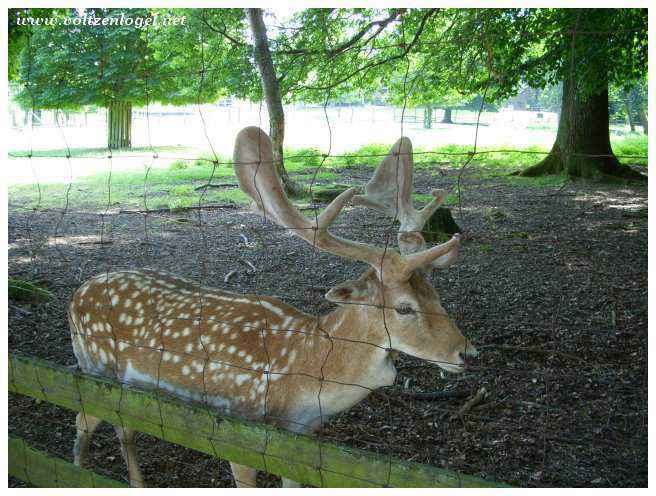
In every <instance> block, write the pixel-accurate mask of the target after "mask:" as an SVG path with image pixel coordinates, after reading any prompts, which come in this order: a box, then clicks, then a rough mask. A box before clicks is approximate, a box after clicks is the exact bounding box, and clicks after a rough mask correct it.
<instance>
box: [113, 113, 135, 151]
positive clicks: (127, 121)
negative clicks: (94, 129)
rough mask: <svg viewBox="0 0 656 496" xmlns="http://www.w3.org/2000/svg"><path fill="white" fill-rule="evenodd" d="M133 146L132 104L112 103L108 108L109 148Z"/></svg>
mask: <svg viewBox="0 0 656 496" xmlns="http://www.w3.org/2000/svg"><path fill="white" fill-rule="evenodd" d="M130 146H132V104H131V103H130V102H112V103H110V104H109V105H108V106H107V147H108V148H110V149H112V150H115V149H117V148H130Z"/></svg>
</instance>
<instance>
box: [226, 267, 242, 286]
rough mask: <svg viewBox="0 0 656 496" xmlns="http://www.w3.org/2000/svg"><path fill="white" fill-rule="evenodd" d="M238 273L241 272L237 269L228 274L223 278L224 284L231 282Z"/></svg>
mask: <svg viewBox="0 0 656 496" xmlns="http://www.w3.org/2000/svg"><path fill="white" fill-rule="evenodd" d="M237 272H239V271H238V270H237V269H234V270H231V271H230V272H228V273H227V274H226V275H225V277H224V278H223V282H225V283H228V282H230V278H231V277H232V276H234V275H235V274H236V273H237Z"/></svg>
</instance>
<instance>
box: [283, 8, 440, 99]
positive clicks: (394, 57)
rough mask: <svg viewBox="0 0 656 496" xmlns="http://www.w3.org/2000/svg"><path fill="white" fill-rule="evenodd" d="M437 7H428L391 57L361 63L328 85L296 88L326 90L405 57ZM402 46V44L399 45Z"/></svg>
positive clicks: (299, 87) (298, 87)
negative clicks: (405, 41)
mask: <svg viewBox="0 0 656 496" xmlns="http://www.w3.org/2000/svg"><path fill="white" fill-rule="evenodd" d="M438 10H439V9H430V10H429V11H428V12H427V13H426V14H424V16H423V17H422V19H421V23H420V24H419V28H418V29H417V32H416V33H415V35H414V37H413V38H412V41H411V42H410V43H408V44H406V45H405V46H404V49H403V52H401V53H398V54H396V55H392V56H391V57H387V58H386V59H383V60H378V61H374V62H370V63H368V64H365V65H363V66H362V67H360V68H358V69H356V70H354V71H352V72H351V73H350V74H348V75H346V76H344V77H343V78H341V79H339V80H337V81H335V82H333V83H330V84H329V85H328V86H297V87H296V89H302V90H312V91H327V90H330V89H332V88H335V87H336V86H339V85H340V84H342V83H344V82H346V81H348V80H349V79H351V78H352V77H353V76H355V75H357V74H359V73H360V72H362V71H365V70H367V69H371V68H374V67H378V66H380V65H384V64H387V63H389V62H392V61H394V60H397V59H400V58H403V57H405V56H406V55H407V54H408V53H409V52H410V50H412V48H413V47H414V46H415V45H416V44H417V41H418V40H419V38H420V37H421V34H422V32H423V31H424V27H425V26H426V23H427V22H428V19H430V18H431V17H432V16H433V15H434V14H435V13H437V11H438ZM400 46H403V45H400Z"/></svg>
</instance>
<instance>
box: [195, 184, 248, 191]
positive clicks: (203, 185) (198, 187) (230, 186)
mask: <svg viewBox="0 0 656 496" xmlns="http://www.w3.org/2000/svg"><path fill="white" fill-rule="evenodd" d="M238 186H239V185H238V184H235V183H219V184H212V183H207V184H201V185H200V186H197V187H195V188H194V191H200V190H201V189H207V188H236V187H238Z"/></svg>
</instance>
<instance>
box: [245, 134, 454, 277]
mask: <svg viewBox="0 0 656 496" xmlns="http://www.w3.org/2000/svg"><path fill="white" fill-rule="evenodd" d="M233 158H234V168H235V173H236V175H237V179H238V180H239V185H240V187H241V189H242V190H243V191H244V192H245V193H246V194H248V196H250V197H251V198H252V199H253V201H254V202H255V205H256V207H257V209H258V210H259V212H260V213H262V214H263V215H264V216H265V217H267V218H269V219H271V220H273V221H275V222H276V223H277V224H279V225H281V226H283V227H286V228H289V229H292V230H293V233H294V234H295V235H296V236H298V237H300V238H302V239H304V240H305V241H307V242H308V243H310V244H311V245H313V246H316V247H317V248H319V249H320V250H323V251H327V252H329V253H332V254H333V255H337V256H340V257H346V258H349V259H352V260H360V261H362V262H366V263H367V264H369V265H371V266H372V267H374V268H375V269H376V270H377V271H378V274H379V277H381V278H382V277H383V274H384V277H385V278H388V279H389V278H394V279H404V278H407V277H409V275H410V274H411V273H412V271H414V270H415V269H418V268H422V267H424V266H427V265H428V264H431V263H433V262H434V261H435V260H437V259H440V258H443V257H448V256H449V255H450V253H451V252H453V251H456V252H457V251H458V246H459V243H460V241H459V236H457V235H456V236H454V237H453V238H452V239H451V240H449V241H447V242H446V243H442V244H440V245H436V246H434V247H432V248H429V249H422V250H416V251H414V252H412V253H410V252H408V253H403V255H399V254H398V253H396V252H395V251H393V250H385V249H383V248H380V247H376V246H371V245H368V244H365V243H360V242H357V241H352V240H348V239H344V238H341V237H339V236H335V235H333V234H331V233H330V232H329V231H328V228H329V227H330V226H331V225H332V223H333V222H334V220H335V218H336V217H337V216H338V215H339V213H340V212H341V210H342V209H343V208H344V206H345V205H346V204H347V203H348V202H349V201H350V200H351V199H352V198H353V197H354V195H355V189H354V188H350V189H348V190H346V191H344V192H343V193H342V194H340V195H339V196H338V197H337V198H335V199H334V200H333V201H332V202H331V203H330V205H328V207H327V208H326V209H325V210H324V212H323V213H322V214H321V215H319V216H318V217H317V219H316V220H315V219H308V218H307V217H305V216H304V215H302V214H301V213H300V212H299V211H298V210H297V209H296V208H295V207H294V206H293V205H292V203H291V202H290V201H289V199H288V198H287V196H286V195H285V193H284V190H283V188H282V185H281V183H280V180H279V179H278V176H277V174H276V171H275V169H274V167H273V153H272V146H271V139H270V138H269V136H268V135H267V134H266V133H265V132H264V131H262V130H261V129H260V128H258V127H247V128H245V129H242V130H241V131H240V132H239V134H238V135H237V138H236V140H235V150H234V157H233ZM422 240H423V238H422Z"/></svg>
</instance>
